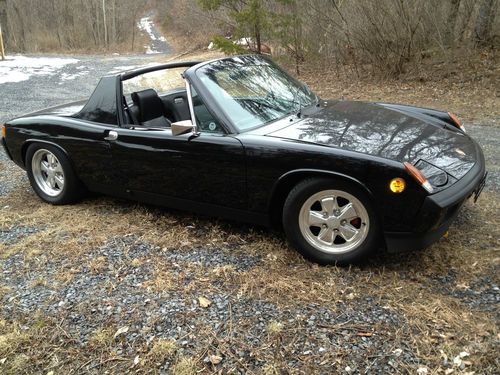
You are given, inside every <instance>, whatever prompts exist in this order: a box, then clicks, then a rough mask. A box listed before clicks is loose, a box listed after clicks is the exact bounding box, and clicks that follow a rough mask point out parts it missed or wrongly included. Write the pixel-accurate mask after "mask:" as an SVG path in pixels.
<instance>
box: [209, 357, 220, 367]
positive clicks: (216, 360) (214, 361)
mask: <svg viewBox="0 0 500 375" xmlns="http://www.w3.org/2000/svg"><path fill="white" fill-rule="evenodd" d="M209 359H210V363H211V364H212V365H218V364H219V363H221V362H222V357H221V356H219V355H211V356H210V357H209Z"/></svg>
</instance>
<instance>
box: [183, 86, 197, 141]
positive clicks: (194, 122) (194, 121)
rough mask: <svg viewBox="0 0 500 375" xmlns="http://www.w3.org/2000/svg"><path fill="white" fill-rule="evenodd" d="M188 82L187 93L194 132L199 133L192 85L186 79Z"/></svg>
mask: <svg viewBox="0 0 500 375" xmlns="http://www.w3.org/2000/svg"><path fill="white" fill-rule="evenodd" d="M184 81H185V82H186V94H187V98H188V105H189V114H190V115H191V122H192V123H193V134H198V124H197V123H196V117H195V116H194V106H193V97H192V95H191V85H190V83H189V82H188V80H187V79H184Z"/></svg>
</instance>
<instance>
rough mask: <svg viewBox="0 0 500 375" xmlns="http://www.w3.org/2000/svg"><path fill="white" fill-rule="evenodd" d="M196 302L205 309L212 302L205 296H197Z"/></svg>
mask: <svg viewBox="0 0 500 375" xmlns="http://www.w3.org/2000/svg"><path fill="white" fill-rule="evenodd" d="M198 303H199V304H200V306H201V307H203V308H205V309H206V308H208V307H210V305H211V304H212V302H211V301H210V300H209V299H207V298H205V297H198Z"/></svg>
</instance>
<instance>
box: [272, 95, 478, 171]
mask: <svg viewBox="0 0 500 375" xmlns="http://www.w3.org/2000/svg"><path fill="white" fill-rule="evenodd" d="M446 116H447V115H446V113H443V112H438V111H434V110H426V109H422V108H417V107H410V106H402V105H393V104H384V103H365V102H354V101H336V102H325V104H324V106H323V107H322V108H320V109H316V110H313V111H310V112H309V113H306V114H304V116H302V119H301V120H300V121H296V122H293V123H289V124H290V125H288V126H284V127H281V128H278V129H276V128H274V127H272V128H270V129H269V130H270V131H269V132H267V134H266V135H267V136H271V137H280V138H284V139H290V140H296V141H300V142H308V143H315V144H320V145H325V146H329V147H335V148H341V149H345V150H349V151H354V152H360V153H364V154H369V155H374V156H378V157H382V158H386V159H391V160H396V161H400V162H404V161H409V162H411V163H416V162H418V161H419V160H424V161H426V162H428V163H431V164H432V165H434V166H435V167H438V168H440V169H442V170H444V171H446V172H447V173H448V174H450V175H451V176H453V177H455V178H457V179H459V178H461V177H462V176H463V175H464V174H465V173H467V172H468V171H469V170H470V169H471V168H472V166H473V165H474V163H475V161H476V146H475V144H474V141H473V140H472V139H471V138H470V137H469V136H467V135H466V134H464V133H462V132H461V131H458V130H457V129H456V128H454V127H453V126H452V125H450V124H449V123H447V122H446V121H445V119H444V118H445V117H446Z"/></svg>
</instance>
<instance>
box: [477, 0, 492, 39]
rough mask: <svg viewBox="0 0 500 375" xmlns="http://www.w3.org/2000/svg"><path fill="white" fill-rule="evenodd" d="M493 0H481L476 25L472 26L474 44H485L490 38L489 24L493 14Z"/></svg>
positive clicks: (490, 24)
mask: <svg viewBox="0 0 500 375" xmlns="http://www.w3.org/2000/svg"><path fill="white" fill-rule="evenodd" d="M494 5H495V0H483V2H482V3H481V7H480V8H479V15H478V16H477V20H476V26H475V27H474V42H475V43H476V45H484V44H487V43H488V41H489V40H490V38H491V26H492V24H493V18H494V16H495V9H494Z"/></svg>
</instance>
